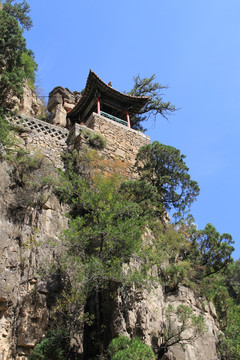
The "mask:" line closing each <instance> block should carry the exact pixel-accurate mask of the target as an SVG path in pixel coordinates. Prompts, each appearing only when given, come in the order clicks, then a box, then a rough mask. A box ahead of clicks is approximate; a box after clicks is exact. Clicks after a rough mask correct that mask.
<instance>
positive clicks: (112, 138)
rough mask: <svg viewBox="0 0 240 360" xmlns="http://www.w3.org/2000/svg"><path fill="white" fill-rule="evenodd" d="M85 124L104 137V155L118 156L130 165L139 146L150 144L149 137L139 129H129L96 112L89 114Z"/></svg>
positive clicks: (132, 163)
mask: <svg viewBox="0 0 240 360" xmlns="http://www.w3.org/2000/svg"><path fill="white" fill-rule="evenodd" d="M86 126H87V127H88V128H90V129H92V130H94V131H95V132H96V133H98V134H101V135H102V136H103V137H104V138H105V139H106V142H107V143H106V148H105V149H104V152H103V154H104V155H105V156H106V157H114V156H115V157H118V158H119V159H121V160H123V161H124V160H126V161H128V162H129V164H130V166H132V165H134V163H135V158H136V155H137V153H138V150H139V148H140V147H141V146H144V145H147V144H150V138H149V137H148V136H146V135H145V134H143V133H141V132H140V131H136V130H134V129H129V128H128V127H126V126H124V125H122V124H119V123H117V122H114V121H112V120H109V119H106V118H105V117H103V116H101V115H98V114H96V113H92V114H91V116H90V117H89V119H88V120H87V122H86Z"/></svg>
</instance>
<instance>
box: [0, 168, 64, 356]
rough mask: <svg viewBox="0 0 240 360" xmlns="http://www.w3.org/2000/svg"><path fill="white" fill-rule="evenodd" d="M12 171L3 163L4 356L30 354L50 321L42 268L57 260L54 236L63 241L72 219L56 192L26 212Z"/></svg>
mask: <svg viewBox="0 0 240 360" xmlns="http://www.w3.org/2000/svg"><path fill="white" fill-rule="evenodd" d="M11 171H12V169H11V165H9V163H7V162H2V163H0V209H1V211H0V226H1V231H0V253H1V257H0V274H1V275H0V339H1V340H0V354H1V360H7V359H21V360H27V355H29V353H30V351H31V349H32V348H33V347H34V346H35V344H36V342H38V341H39V340H40V339H41V338H42V336H43V335H45V334H46V331H47V327H48V319H49V304H48V303H49V290H48V287H47V284H46V283H45V284H44V289H45V290H43V286H42V285H41V283H40V282H39V269H40V268H41V267H43V268H44V266H46V265H47V266H49V264H51V262H54V261H55V256H56V252H57V246H54V247H53V246H51V244H50V239H54V241H55V242H56V244H57V243H58V242H59V239H58V235H57V234H59V229H61V228H63V227H66V226H67V220H66V218H65V215H64V213H65V211H64V209H63V208H62V207H61V206H60V204H59V202H58V201H57V199H56V198H55V197H54V196H53V195H52V196H51V197H50V198H49V199H48V201H47V203H46V206H43V208H42V209H38V210H36V209H33V208H31V207H28V209H25V210H24V212H22V209H21V202H20V203H19V198H18V200H17V201H16V199H17V197H18V193H17V188H16V187H15V186H16V184H14V181H13V179H12V176H11V174H12V173H11ZM11 188H14V189H11ZM27 197H28V194H25V196H24V198H25V199H26V198H27ZM24 198H23V201H24ZM13 204H15V205H16V206H13Z"/></svg>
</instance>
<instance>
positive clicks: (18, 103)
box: [4, 82, 46, 118]
mask: <svg viewBox="0 0 240 360" xmlns="http://www.w3.org/2000/svg"><path fill="white" fill-rule="evenodd" d="M4 107H6V108H8V109H11V110H12V111H20V112H21V113H22V114H25V115H31V116H35V117H38V118H41V117H44V116H46V109H45V106H44V104H43V102H42V101H41V100H40V98H39V97H38V95H37V93H36V91H34V90H33V89H32V88H30V87H29V86H28V85H27V82H25V83H24V84H23V94H22V98H21V99H19V98H18V97H16V96H12V95H11V94H9V96H8V99H7V100H6V103H5V104H4Z"/></svg>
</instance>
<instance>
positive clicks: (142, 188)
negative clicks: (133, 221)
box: [120, 180, 164, 218]
mask: <svg viewBox="0 0 240 360" xmlns="http://www.w3.org/2000/svg"><path fill="white" fill-rule="evenodd" d="M120 192H121V193H122V194H123V196H124V197H126V198H127V199H129V200H130V201H134V202H136V203H138V204H139V205H140V206H141V208H142V209H143V211H144V215H145V216H149V217H152V218H162V216H163V214H164V208H163V204H162V201H161V200H162V199H161V196H160V194H159V192H158V191H157V188H156V187H155V186H153V185H152V184H150V183H149V182H147V181H146V180H135V181H130V180H128V181H124V182H123V183H122V184H121V186H120Z"/></svg>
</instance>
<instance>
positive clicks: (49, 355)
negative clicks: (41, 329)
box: [29, 330, 70, 360]
mask: <svg viewBox="0 0 240 360" xmlns="http://www.w3.org/2000/svg"><path fill="white" fill-rule="evenodd" d="M69 346H70V339H69V337H68V335H67V333H66V331H65V330H51V331H49V332H48V333H47V335H46V337H45V338H44V339H43V340H42V341H41V342H40V343H39V344H37V345H36V346H35V348H34V350H33V352H32V354H31V355H30V357H29V359H30V360H68V359H69V356H68V353H69Z"/></svg>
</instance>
